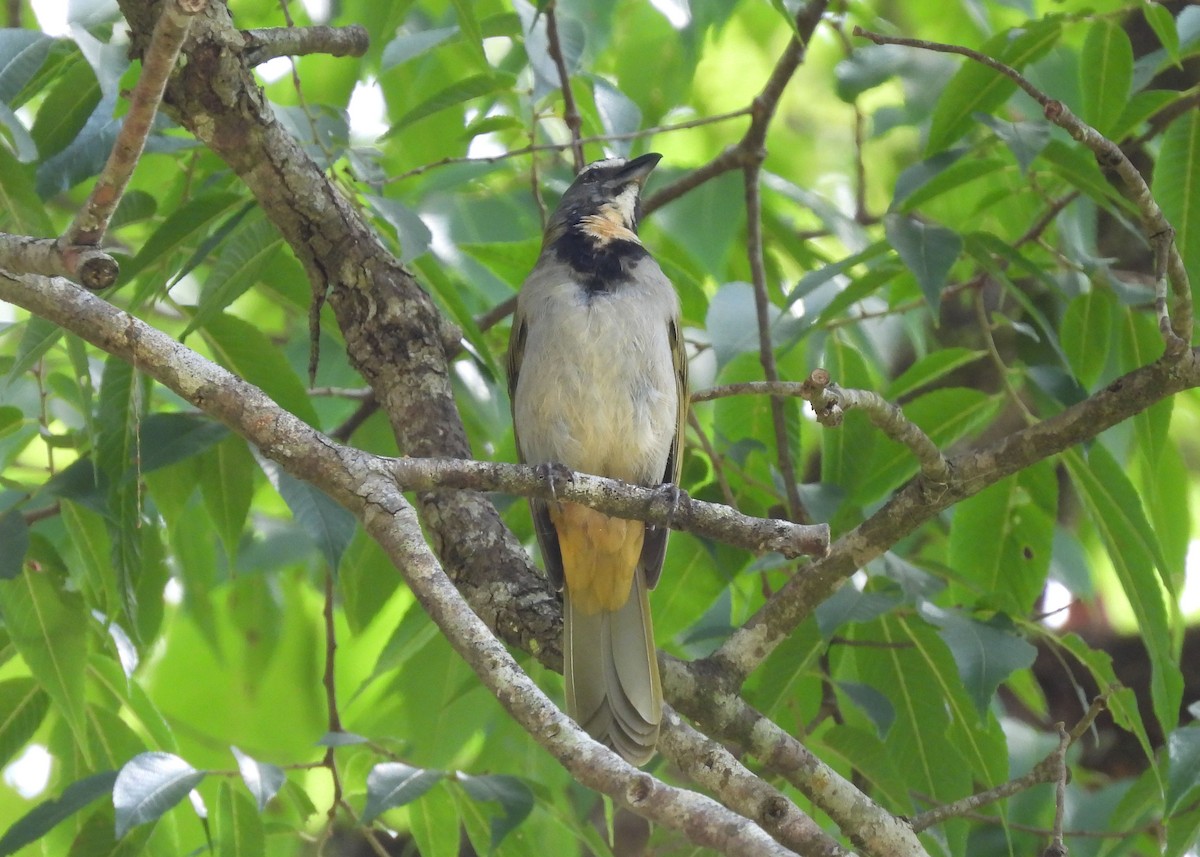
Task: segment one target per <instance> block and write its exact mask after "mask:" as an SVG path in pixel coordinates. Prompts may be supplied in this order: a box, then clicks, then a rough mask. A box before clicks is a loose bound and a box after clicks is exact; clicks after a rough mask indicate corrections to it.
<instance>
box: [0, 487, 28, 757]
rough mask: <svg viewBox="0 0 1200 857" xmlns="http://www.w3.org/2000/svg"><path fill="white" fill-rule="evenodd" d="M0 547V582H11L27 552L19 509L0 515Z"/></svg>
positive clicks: (26, 530) (25, 527) (23, 519)
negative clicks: (2, 547) (0, 549)
mask: <svg viewBox="0 0 1200 857" xmlns="http://www.w3.org/2000/svg"><path fill="white" fill-rule="evenodd" d="M0 545H4V550H3V551H0V580H13V579H14V578H16V577H18V576H19V575H20V574H21V567H22V566H23V565H24V564H25V552H26V551H27V550H29V527H27V526H26V525H25V516H24V515H22V514H21V510H20V509H9V510H8V511H7V512H5V513H4V514H3V515H0ZM0 766H2V765H0Z"/></svg>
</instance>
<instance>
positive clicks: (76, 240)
mask: <svg viewBox="0 0 1200 857" xmlns="http://www.w3.org/2000/svg"><path fill="white" fill-rule="evenodd" d="M207 3H208V0H167V2H165V3H163V4H162V11H161V12H160V13H159V16H158V21H157V22H156V23H155V25H154V34H153V35H152V36H151V37H150V46H149V47H148V48H147V49H146V52H145V55H144V56H143V57H142V74H141V76H140V77H139V78H138V82H137V86H135V87H134V89H133V95H132V96H131V97H130V99H129V112H128V113H127V114H125V121H123V122H122V123H121V130H120V131H119V132H117V139H116V142H114V143H113V149H112V152H111V153H110V154H109V156H108V163H106V164H105V165H104V169H103V170H102V171H101V172H100V177H99V178H98V179H96V186H95V187H94V188H92V192H91V195H89V196H88V199H87V202H86V203H84V205H83V207H82V208H81V209H80V210H79V213H78V214H77V215H76V217H75V222H74V223H72V224H71V227H70V229H68V230H67V232H66V235H65V238H66V240H67V243H68V244H99V243H100V239H101V238H103V237H104V233H105V232H106V231H108V223H109V221H110V220H111V219H112V216H113V212H115V211H116V210H117V205H118V204H120V202H121V197H122V196H123V195H124V193H125V188H126V186H127V185H128V184H129V177H130V176H131V175H133V170H134V167H136V166H137V163H138V161H139V160H140V159H141V157H142V150H143V149H145V147H146V138H147V137H149V136H150V129H151V127H152V126H153V124H154V117H155V115H156V114H157V113H158V105H159V104H160V103H161V102H162V98H163V91H164V90H165V88H166V85H167V79H168V78H169V77H170V75H171V72H172V71H174V69H175V60H176V59H177V58H178V57H179V50H180V48H182V47H183V40H184V39H185V38H186V37H187V33H188V27H189V26H190V25H191V23H192V19H193V18H194V17H195V16H196V15H197V14H198V13H200V12H202V11H203V10H204V7H205V6H206V5H207Z"/></svg>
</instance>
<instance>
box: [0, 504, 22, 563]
mask: <svg viewBox="0 0 1200 857" xmlns="http://www.w3.org/2000/svg"><path fill="white" fill-rule="evenodd" d="M0 545H3V546H4V549H3V550H0V580H12V579H14V578H15V577H17V576H18V575H19V574H20V573H21V567H22V566H23V565H24V564H25V552H26V551H27V550H29V527H28V526H26V524H25V517H24V516H23V515H22V514H21V510H20V509H9V510H8V511H7V512H5V513H4V514H3V515H0Z"/></svg>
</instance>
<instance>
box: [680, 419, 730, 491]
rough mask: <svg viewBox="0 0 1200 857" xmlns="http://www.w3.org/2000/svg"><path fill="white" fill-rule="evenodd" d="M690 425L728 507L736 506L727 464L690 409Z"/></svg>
mask: <svg viewBox="0 0 1200 857" xmlns="http://www.w3.org/2000/svg"><path fill="white" fill-rule="evenodd" d="M688 425H690V426H691V427H692V431H694V432H695V433H696V437H697V439H698V440H699V441H700V447H701V448H702V449H703V450H704V455H705V456H706V457H707V458H708V460H709V463H710V464H711V466H712V469H713V474H714V475H715V476H716V477H717V484H718V485H719V486H721V496H722V497H724V498H725V505H726V506H733V505H736V500H735V498H734V496H733V489H732V488H731V487H730V486H729V478H728V477H727V476H726V475H725V462H724V460H723V459H722V457H721V456H720V455H718V454H717V450H716V449H715V448H714V447H713V445H712V441H710V440H709V439H708V433H707V432H706V431H704V428H703V426H701V425H700V420H699V418H698V417H697V416H696V411H695V410H694V409H692V408H688Z"/></svg>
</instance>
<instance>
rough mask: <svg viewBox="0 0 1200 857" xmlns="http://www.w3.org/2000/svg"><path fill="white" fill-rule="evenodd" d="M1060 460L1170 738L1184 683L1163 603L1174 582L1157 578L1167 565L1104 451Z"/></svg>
mask: <svg viewBox="0 0 1200 857" xmlns="http://www.w3.org/2000/svg"><path fill="white" fill-rule="evenodd" d="M1063 458H1064V461H1065V462H1066V464H1067V470H1068V471H1069V472H1070V474H1071V481H1072V482H1073V483H1074V485H1075V487H1076V488H1077V489H1078V490H1079V495H1080V497H1081V498H1082V499H1083V504H1084V506H1085V507H1086V508H1087V510H1088V513H1089V516H1090V517H1091V519H1092V522H1093V524H1094V525H1095V527H1096V529H1097V530H1098V531H1099V532H1100V535H1101V536H1102V537H1103V539H1104V543H1105V547H1106V548H1107V549H1108V555H1109V557H1110V558H1111V559H1112V563H1113V568H1114V569H1115V570H1116V572H1117V578H1118V579H1119V580H1120V582H1121V588H1122V590H1124V592H1125V597H1126V598H1127V599H1128V600H1129V604H1130V606H1131V607H1132V608H1133V613H1134V616H1135V617H1136V618H1137V624H1138V628H1140V629H1141V635H1142V640H1143V641H1144V642H1145V645H1146V650H1147V651H1148V652H1149V654H1150V664H1151V668H1152V672H1151V681H1150V695H1151V699H1152V701H1153V703H1154V713H1155V715H1156V716H1157V718H1158V722H1159V723H1160V724H1161V725H1162V727H1163V731H1164V732H1168V733H1169V732H1170V731H1171V730H1172V729H1174V728H1175V724H1176V722H1177V721H1178V719H1179V704H1180V701H1181V699H1182V696H1183V679H1182V677H1181V675H1180V673H1179V664H1178V663H1176V661H1175V658H1174V655H1173V654H1172V651H1173V649H1172V646H1171V626H1170V620H1169V619H1168V616H1167V608H1166V605H1165V604H1164V602H1163V591H1162V585H1165V586H1167V587H1168V588H1169V587H1171V586H1172V581H1171V580H1170V578H1169V576H1167V575H1165V574H1164V575H1163V576H1160V575H1158V574H1156V573H1155V567H1156V566H1158V567H1159V568H1162V567H1163V566H1165V563H1164V562H1163V561H1162V560H1161V550H1160V549H1159V547H1158V542H1157V539H1156V538H1155V536H1154V532H1153V530H1152V529H1151V528H1150V524H1149V523H1148V522H1147V520H1146V515H1145V512H1144V511H1143V510H1142V504H1141V501H1140V499H1139V498H1138V496H1137V492H1136V491H1135V490H1134V488H1133V486H1132V484H1130V482H1129V477H1128V476H1127V475H1126V474H1125V472H1124V470H1122V469H1121V466H1120V465H1119V464H1118V463H1117V462H1116V460H1115V459H1113V457H1112V454H1111V453H1109V452H1108V451H1107V450H1106V449H1105V448H1104V447H1103V446H1101V445H1100V444H1095V445H1093V447H1092V449H1091V451H1090V453H1089V455H1088V458H1087V460H1086V461H1085V460H1084V458H1083V456H1082V455H1081V454H1080V453H1079V451H1078V450H1074V449H1072V450H1069V451H1068V452H1066V453H1065V454H1064V456H1063Z"/></svg>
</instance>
